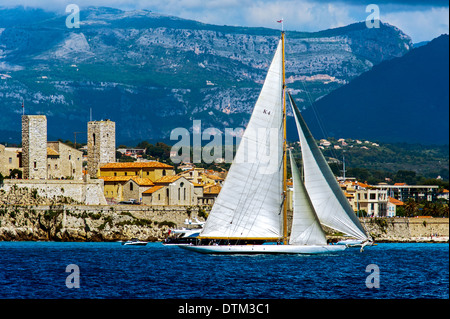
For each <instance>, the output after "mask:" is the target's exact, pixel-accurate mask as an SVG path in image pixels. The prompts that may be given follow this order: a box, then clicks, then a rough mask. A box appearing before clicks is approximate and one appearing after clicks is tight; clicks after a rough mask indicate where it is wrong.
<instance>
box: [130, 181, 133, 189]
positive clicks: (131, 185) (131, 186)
mask: <svg viewBox="0 0 450 319" xmlns="http://www.w3.org/2000/svg"><path fill="white" fill-rule="evenodd" d="M132 190H133V183H130V191H132Z"/></svg>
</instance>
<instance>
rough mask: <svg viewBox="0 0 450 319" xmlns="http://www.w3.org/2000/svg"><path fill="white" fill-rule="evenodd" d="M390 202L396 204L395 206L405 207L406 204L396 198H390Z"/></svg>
mask: <svg viewBox="0 0 450 319" xmlns="http://www.w3.org/2000/svg"><path fill="white" fill-rule="evenodd" d="M389 202H390V203H391V204H394V205H398V206H399V205H400V206H401V205H403V204H404V203H403V202H402V201H400V200H398V199H395V198H393V197H389Z"/></svg>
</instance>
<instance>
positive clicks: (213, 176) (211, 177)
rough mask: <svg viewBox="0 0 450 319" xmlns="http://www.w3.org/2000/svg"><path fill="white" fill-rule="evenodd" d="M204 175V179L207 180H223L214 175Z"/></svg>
mask: <svg viewBox="0 0 450 319" xmlns="http://www.w3.org/2000/svg"><path fill="white" fill-rule="evenodd" d="M205 175H206V177H208V178H210V179H214V180H220V181H221V180H223V178H222V177H219V176H216V175H208V174H205Z"/></svg>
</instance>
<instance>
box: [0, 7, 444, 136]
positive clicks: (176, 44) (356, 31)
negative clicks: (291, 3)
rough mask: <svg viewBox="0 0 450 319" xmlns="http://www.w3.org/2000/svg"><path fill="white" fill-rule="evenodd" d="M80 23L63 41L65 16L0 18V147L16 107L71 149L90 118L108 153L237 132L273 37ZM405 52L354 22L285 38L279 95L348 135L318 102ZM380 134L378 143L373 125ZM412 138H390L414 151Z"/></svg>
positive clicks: (99, 17)
mask: <svg viewBox="0 0 450 319" xmlns="http://www.w3.org/2000/svg"><path fill="white" fill-rule="evenodd" d="M80 13H81V17H80V20H81V23H80V28H72V29H70V28H67V26H66V24H65V20H66V17H67V15H65V14H59V13H54V12H46V11H43V10H40V9H28V8H27V9H25V8H23V7H17V8H13V9H11V8H3V9H1V8H0V110H1V115H0V141H2V142H16V143H18V142H20V129H21V123H20V116H21V114H22V107H21V106H22V102H23V103H24V106H25V112H26V113H27V114H45V115H46V116H47V120H48V136H49V139H57V138H62V139H73V137H74V132H81V133H79V134H78V135H77V139H78V141H79V142H85V140H86V139H85V137H84V139H83V136H82V135H83V134H84V133H82V132H85V131H86V126H87V124H86V122H87V121H88V120H89V119H90V118H91V114H92V119H93V120H101V119H111V120H113V121H116V139H117V143H118V144H123V143H125V144H130V145H132V144H133V143H137V142H139V141H142V140H148V141H157V140H160V141H162V140H167V139H168V137H169V135H170V132H171V130H172V129H174V128H176V127H184V128H188V129H191V128H192V121H193V120H202V128H207V127H216V128H217V129H218V130H221V131H223V130H224V128H226V127H231V128H237V127H245V125H246V123H247V121H248V119H249V114H250V113H251V111H252V108H253V105H254V103H255V101H256V99H257V97H258V94H259V91H260V89H261V86H262V83H263V81H264V77H265V74H266V72H267V68H268V65H269V63H270V61H271V58H272V55H273V52H274V50H275V48H276V45H277V42H278V39H279V35H280V32H279V30H274V29H267V28H249V27H236V26H218V25H211V24H204V23H200V22H197V21H193V20H186V19H181V18H177V17H172V16H167V15H162V14H158V13H154V12H150V11H147V10H137V11H122V10H119V9H113V8H105V7H89V8H82V10H81V12H80ZM429 45H431V43H430V44H427V45H425V46H423V47H421V48H427V47H428V46H429ZM412 48H413V45H412V42H411V39H410V38H409V37H408V36H407V35H406V34H404V33H403V32H402V31H401V30H399V29H398V28H396V27H394V26H391V25H389V24H386V23H381V26H380V28H378V29H377V28H373V29H368V28H367V27H366V25H365V23H363V22H362V23H355V24H352V25H348V26H345V27H341V28H335V29H329V30H324V31H320V32H296V31H287V32H286V77H287V84H288V86H289V89H290V90H291V94H292V95H293V96H294V97H295V99H296V101H297V105H298V106H299V107H301V108H303V109H305V110H308V109H309V108H311V104H313V105H315V107H316V108H317V109H318V110H320V112H321V113H322V108H323V111H324V112H327V110H328V108H327V107H325V103H326V102H327V101H328V103H329V104H328V105H332V104H333V105H334V106H333V107H334V110H336V111H339V112H341V113H342V114H347V117H346V119H347V122H344V123H342V127H345V126H352V125H353V126H356V125H360V124H359V123H354V122H351V121H350V122H349V120H350V119H351V118H352V116H355V119H356V118H358V117H357V116H356V115H357V114H352V116H349V115H348V112H347V111H346V110H345V107H347V105H341V104H335V103H334V102H332V100H330V99H328V97H329V96H331V93H333V92H338V90H344V89H345V88H346V87H348V86H350V85H351V84H352V83H353V82H354V81H356V80H357V79H359V78H360V77H361V76H364V75H365V74H368V73H369V72H372V71H374V70H375V69H376V67H377V66H381V65H383V64H384V63H387V62H390V61H397V59H401V58H402V57H404V56H405V57H406V56H407V55H408V54H407V53H408V52H410V51H411V52H410V53H413V51H415V50H419V49H421V48H418V49H414V50H412ZM447 56H448V53H447ZM447 69H448V68H447ZM447 78H448V76H447ZM339 92H340V91H339ZM352 94H353V93H352ZM379 98H382V96H380V97H379ZM389 98H390V97H388V96H386V100H387V99H389ZM447 101H448V91H447ZM315 103H316V104H317V105H316V104H315ZM348 107H350V106H348ZM339 112H334V113H339ZM352 112H355V111H354V110H352ZM361 113H362V114H366V113H365V112H361ZM447 113H448V109H447ZM305 116H306V114H305ZM384 116H385V118H386V119H389V118H390V115H389V114H385V115H384ZM396 120H399V119H398V118H397V119H396ZM327 121H328V120H327V116H324V122H326V123H325V125H324V126H325V127H328V128H329V130H330V132H332V133H336V134H341V133H342V134H343V136H350V135H348V134H347V133H346V132H344V131H343V132H341V131H339V130H338V129H334V126H333V125H332V122H333V121H330V122H331V124H329V123H328V122H327ZM352 121H353V120H352ZM380 127H382V128H383V129H382V130H381V132H380V135H379V136H381V137H383V136H384V135H385V134H384V133H383V132H382V131H384V129H385V126H384V123H380ZM331 128H332V129H331ZM348 133H349V134H350V133H352V134H353V131H348ZM354 133H355V136H352V137H354V138H362V137H363V134H362V133H361V131H356V132H354ZM381 133H383V134H384V135H381ZM346 134H347V135H346ZM375 135H376V134H375ZM418 135H419V134H409V135H407V136H405V135H400V137H401V138H405V139H404V140H402V141H403V142H418V141H419V140H418V139H417V138H416V137H417V136H418ZM370 136H372V135H370ZM388 137H389V136H388ZM390 137H392V138H393V139H396V136H394V135H392V136H390ZM371 138H373V139H378V138H377V136H373V137H371ZM380 140H381V139H380ZM397 140H399V139H397ZM447 140H448V137H447Z"/></svg>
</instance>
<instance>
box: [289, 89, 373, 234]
mask: <svg viewBox="0 0 450 319" xmlns="http://www.w3.org/2000/svg"><path fill="white" fill-rule="evenodd" d="M288 95H289V100H290V102H291V106H292V109H293V113H294V118H295V122H296V124H297V131H298V134H299V138H300V143H301V150H302V160H303V169H304V178H305V180H304V182H305V187H306V190H307V192H308V194H309V197H310V198H311V202H312V203H313V206H314V209H315V211H316V213H317V216H318V217H319V220H320V222H321V223H322V224H323V225H325V226H328V227H331V228H333V229H336V230H338V231H341V232H343V233H345V234H347V235H349V236H353V237H355V238H358V239H362V240H367V239H368V236H367V233H366V231H365V230H364V228H363V226H362V225H361V223H360V222H359V220H358V218H357V217H356V215H355V213H354V211H353V209H352V207H351V206H350V203H349V202H348V200H347V199H346V198H345V195H344V193H343V192H342V190H341V188H340V186H339V184H338V183H337V181H336V179H335V177H334V175H333V173H332V171H331V169H330V167H329V166H328V164H327V162H326V160H325V158H324V156H323V154H322V152H321V151H320V149H319V148H318V146H317V144H316V142H315V140H314V138H313V136H312V134H311V132H310V131H309V128H308V127H307V125H306V123H305V121H304V120H303V117H302V115H301V114H300V111H299V109H298V108H297V106H296V105H295V102H294V100H293V98H292V96H291V95H290V94H288Z"/></svg>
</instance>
